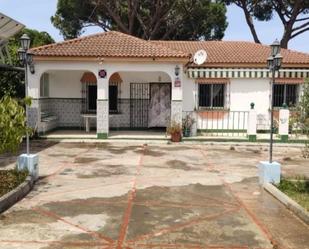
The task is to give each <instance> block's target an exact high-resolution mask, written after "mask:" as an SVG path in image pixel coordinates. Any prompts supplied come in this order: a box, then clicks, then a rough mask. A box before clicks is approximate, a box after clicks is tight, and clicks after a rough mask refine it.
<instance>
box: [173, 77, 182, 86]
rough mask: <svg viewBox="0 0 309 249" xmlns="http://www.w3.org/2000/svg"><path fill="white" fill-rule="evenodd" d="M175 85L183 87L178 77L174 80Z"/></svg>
mask: <svg viewBox="0 0 309 249" xmlns="http://www.w3.org/2000/svg"><path fill="white" fill-rule="evenodd" d="M174 86H175V87H181V80H180V79H179V78H178V77H177V78H176V79H175V82H174Z"/></svg>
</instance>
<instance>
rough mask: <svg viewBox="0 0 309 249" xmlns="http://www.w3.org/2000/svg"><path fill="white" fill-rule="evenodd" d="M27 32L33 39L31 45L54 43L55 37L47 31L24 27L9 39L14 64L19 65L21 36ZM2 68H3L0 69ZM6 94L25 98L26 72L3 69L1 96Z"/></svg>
mask: <svg viewBox="0 0 309 249" xmlns="http://www.w3.org/2000/svg"><path fill="white" fill-rule="evenodd" d="M23 34H27V35H28V36H29V37H30V39H31V47H37V46H41V45H46V44H50V43H53V42H54V40H53V38H52V37H51V36H50V35H49V34H48V33H46V32H39V31H37V30H33V29H26V28H25V29H23V30H22V31H21V32H19V33H18V34H16V35H15V36H14V37H12V38H11V39H10V41H9V45H8V46H9V53H10V55H11V58H12V63H13V65H18V64H19V62H18V56H17V50H18V48H19V47H20V46H21V45H20V40H19V39H20V37H21V36H22V35H23ZM0 70H1V69H0ZM4 95H9V96H13V97H18V98H23V97H24V96H25V86H24V74H23V72H20V71H4V70H2V71H1V77H0V98H2V97H3V96H4Z"/></svg>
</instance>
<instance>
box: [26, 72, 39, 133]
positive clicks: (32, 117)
mask: <svg viewBox="0 0 309 249" xmlns="http://www.w3.org/2000/svg"><path fill="white" fill-rule="evenodd" d="M40 77H41V73H40V72H35V73H34V74H31V73H30V71H28V96H29V97H30V98H31V99H32V102H31V106H30V107H29V108H28V125H29V126H30V127H32V128H36V129H37V131H40V127H39V126H40V118H41V113H40Z"/></svg>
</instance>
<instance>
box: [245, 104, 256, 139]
mask: <svg viewBox="0 0 309 249" xmlns="http://www.w3.org/2000/svg"><path fill="white" fill-rule="evenodd" d="M256 125H257V114H256V111H255V110H254V103H251V109H250V111H249V117H248V130H247V133H248V139H249V141H250V142H255V141H256Z"/></svg>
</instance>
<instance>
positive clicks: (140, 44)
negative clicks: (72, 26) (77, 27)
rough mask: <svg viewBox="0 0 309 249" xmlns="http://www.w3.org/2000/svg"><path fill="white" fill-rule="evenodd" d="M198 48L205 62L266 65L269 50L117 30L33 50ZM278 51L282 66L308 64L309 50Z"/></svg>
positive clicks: (150, 52) (116, 52) (131, 54)
mask: <svg viewBox="0 0 309 249" xmlns="http://www.w3.org/2000/svg"><path fill="white" fill-rule="evenodd" d="M200 49H204V50H206V52H207V55H208V58H207V61H206V62H205V63H204V66H210V65H211V66H216V65H217V66H218V67H219V66H220V67H222V66H229V65H230V66H232V65H239V66H244V67H245V66H246V65H247V66H250V67H252V65H257V64H259V65H260V66H261V67H265V66H266V59H267V58H268V56H269V54H270V47H269V46H266V45H261V44H256V43H253V42H239V41H146V40H143V39H140V38H136V37H134V36H130V35H126V34H123V33H120V32H117V31H110V32H105V33H99V34H95V35H90V36H85V37H81V38H77V39H73V40H68V41H64V42H60V43H55V44H50V45H46V46H41V47H37V48H33V49H32V52H33V53H34V54H35V55H36V56H56V57H93V58H100V57H119V58H120V57H124V58H126V57H128V58H189V57H190V55H193V54H194V53H195V52H196V51H197V50H200ZM281 54H282V55H283V63H284V65H285V66H289V65H293V66H296V67H306V68H308V67H309V54H306V53H300V52H296V51H292V50H287V49H282V50H281ZM188 61H189V59H188ZM249 64H251V65H249ZM192 66H194V65H193V64H192Z"/></svg>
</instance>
